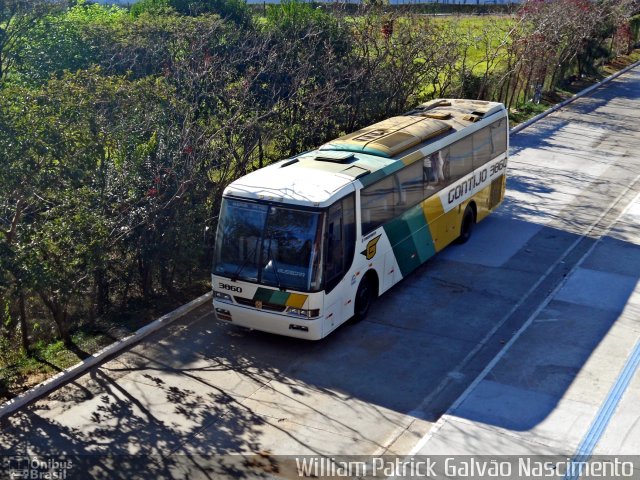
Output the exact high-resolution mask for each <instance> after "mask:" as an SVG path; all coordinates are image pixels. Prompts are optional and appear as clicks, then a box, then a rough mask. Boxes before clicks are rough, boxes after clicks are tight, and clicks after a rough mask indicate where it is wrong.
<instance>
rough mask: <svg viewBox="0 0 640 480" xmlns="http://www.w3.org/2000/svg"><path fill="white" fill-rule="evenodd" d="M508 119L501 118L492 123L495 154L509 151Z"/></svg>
mask: <svg viewBox="0 0 640 480" xmlns="http://www.w3.org/2000/svg"><path fill="white" fill-rule="evenodd" d="M506 123H507V120H506V119H504V118H503V119H501V120H498V121H497V122H494V123H492V124H491V138H492V140H493V146H494V148H495V152H494V156H497V155H500V154H501V153H504V152H506V151H507V125H506Z"/></svg>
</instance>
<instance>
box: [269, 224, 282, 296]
mask: <svg viewBox="0 0 640 480" xmlns="http://www.w3.org/2000/svg"><path fill="white" fill-rule="evenodd" d="M272 241H273V237H272V236H269V248H268V250H267V251H268V252H269V253H268V254H267V265H269V262H272V264H273V273H274V274H275V276H276V286H277V287H278V290H284V287H283V286H282V284H281V283H280V274H279V273H278V265H277V262H276V259H275V258H273V257H272V256H271V242H272Z"/></svg>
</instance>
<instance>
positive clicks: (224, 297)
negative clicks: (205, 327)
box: [213, 292, 233, 303]
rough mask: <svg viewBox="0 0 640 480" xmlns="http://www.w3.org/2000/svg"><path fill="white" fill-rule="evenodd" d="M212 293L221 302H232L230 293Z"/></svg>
mask: <svg viewBox="0 0 640 480" xmlns="http://www.w3.org/2000/svg"><path fill="white" fill-rule="evenodd" d="M213 295H214V296H215V297H216V300H220V301H221V302H226V303H233V300H231V295H229V294H228V293H223V292H213Z"/></svg>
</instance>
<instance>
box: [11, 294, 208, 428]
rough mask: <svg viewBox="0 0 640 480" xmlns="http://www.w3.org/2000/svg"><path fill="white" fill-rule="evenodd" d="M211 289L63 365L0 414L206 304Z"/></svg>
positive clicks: (14, 408)
mask: <svg viewBox="0 0 640 480" xmlns="http://www.w3.org/2000/svg"><path fill="white" fill-rule="evenodd" d="M211 295H212V294H211V292H209V293H205V294H204V295H202V296H200V297H198V298H196V299H195V300H192V301H190V302H189V303H187V304H185V305H182V306H180V307H178V308H176V309H175V310H173V311H172V312H169V313H167V314H165V315H163V316H161V317H160V318H158V319H156V320H154V321H153V322H151V323H149V324H148V325H145V326H144V327H142V328H140V329H139V330H136V332H135V333H133V334H132V335H129V336H128V337H125V338H123V339H122V340H118V341H117V342H114V343H112V344H111V345H108V346H107V347H105V348H103V349H102V350H99V351H97V352H96V353H94V354H93V355H91V356H90V357H88V358H85V359H84V360H83V361H81V362H80V363H77V364H75V365H73V366H72V367H69V368H66V369H64V370H63V371H62V372H60V373H58V374H57V375H55V376H54V377H51V378H49V379H47V380H45V381H44V382H42V383H39V384H38V385H36V386H35V387H33V388H31V389H29V390H27V391H26V392H24V393H22V394H20V395H18V396H17V397H15V398H12V399H11V400H9V401H8V402H5V403H3V404H2V405H0V418H2V417H4V416H6V415H8V414H10V413H12V412H15V411H16V410H18V409H19V408H22V407H23V406H25V405H26V404H28V403H30V402H33V401H34V400H36V399H38V398H40V397H42V396H44V395H46V394H47V393H50V392H51V391H53V390H55V389H56V388H58V387H59V386H61V385H62V384H64V383H67V382H69V381H71V380H72V379H73V378H75V377H77V376H78V375H80V374H82V373H84V372H86V371H87V370H89V369H90V368H92V367H94V366H96V365H98V364H99V363H101V362H103V361H104V360H105V359H107V358H108V357H110V356H112V355H114V354H116V353H118V352H120V351H121V350H123V349H125V348H127V347H129V346H131V345H133V344H134V343H137V342H139V341H140V340H142V339H144V338H145V337H147V336H149V335H151V334H152V333H154V332H156V331H158V330H160V329H161V328H163V327H166V326H167V325H169V324H171V323H172V322H174V321H175V320H177V319H179V318H181V317H183V316H184V315H186V314H187V313H189V312H191V311H192V310H195V309H196V308H198V307H200V306H202V305H204V304H205V303H207V302H208V301H210V300H211Z"/></svg>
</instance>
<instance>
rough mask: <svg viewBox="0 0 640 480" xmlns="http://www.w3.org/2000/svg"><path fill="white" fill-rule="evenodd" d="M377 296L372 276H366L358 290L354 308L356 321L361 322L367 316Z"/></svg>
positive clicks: (354, 319)
mask: <svg viewBox="0 0 640 480" xmlns="http://www.w3.org/2000/svg"><path fill="white" fill-rule="evenodd" d="M375 297H376V293H375V292H374V282H373V280H372V279H371V277H370V276H365V277H364V278H363V279H362V281H361V282H360V285H358V291H357V292H356V300H355V305H354V310H353V321H354V322H359V321H361V320H364V319H365V318H366V316H367V314H368V313H369V309H370V308H371V304H372V303H373V300H374V299H375Z"/></svg>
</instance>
